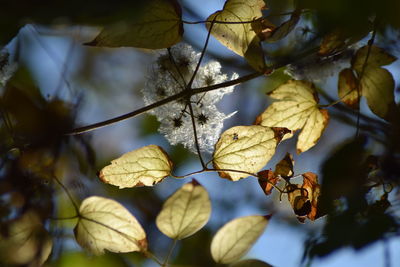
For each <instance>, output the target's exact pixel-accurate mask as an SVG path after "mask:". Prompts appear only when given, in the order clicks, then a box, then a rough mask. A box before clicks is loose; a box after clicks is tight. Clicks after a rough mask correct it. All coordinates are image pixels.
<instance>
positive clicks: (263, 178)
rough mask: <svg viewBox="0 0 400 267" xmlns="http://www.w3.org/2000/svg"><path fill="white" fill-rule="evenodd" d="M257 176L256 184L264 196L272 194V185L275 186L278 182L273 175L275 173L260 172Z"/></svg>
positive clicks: (277, 178)
mask: <svg viewBox="0 0 400 267" xmlns="http://www.w3.org/2000/svg"><path fill="white" fill-rule="evenodd" d="M257 175H258V183H259V184H260V186H261V189H262V190H263V191H264V193H265V194H266V195H270V194H271V193H272V189H274V185H276V184H277V183H278V181H279V180H280V178H279V176H277V175H275V173H274V172H273V171H271V170H264V171H260V172H259V173H258V174H257Z"/></svg>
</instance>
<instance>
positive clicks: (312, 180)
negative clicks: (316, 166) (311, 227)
mask: <svg viewBox="0 0 400 267" xmlns="http://www.w3.org/2000/svg"><path fill="white" fill-rule="evenodd" d="M302 176H303V188H304V189H306V190H307V192H308V195H307V197H308V199H309V200H310V202H311V211H310V212H309V213H308V214H307V218H308V219H310V220H311V221H314V220H316V219H318V218H319V217H321V216H322V214H321V211H320V210H319V208H318V207H319V206H318V200H319V196H320V193H321V186H320V185H319V184H318V176H317V175H316V174H315V173H312V172H306V173H303V174H302Z"/></svg>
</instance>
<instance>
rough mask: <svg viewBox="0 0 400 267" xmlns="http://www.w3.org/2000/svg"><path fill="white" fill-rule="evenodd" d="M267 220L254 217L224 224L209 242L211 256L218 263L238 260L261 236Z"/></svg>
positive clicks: (262, 217)
mask: <svg viewBox="0 0 400 267" xmlns="http://www.w3.org/2000/svg"><path fill="white" fill-rule="evenodd" d="M267 224H268V219H267V218H266V217H264V216H259V215H254V216H246V217H240V218H237V219H234V220H232V221H230V222H228V223H227V224H225V225H224V226H223V227H222V228H221V229H219V230H218V232H217V233H216V234H215V236H214V238H213V240H212V241H211V256H212V258H213V259H214V260H215V261H216V262H218V263H225V264H226V263H232V262H234V261H236V260H238V259H240V258H241V257H242V256H243V255H244V254H246V252H247V251H248V250H249V249H250V248H251V247H252V246H253V244H254V243H255V242H256V241H257V239H258V238H259V237H260V236H261V235H262V233H263V232H264V230H265V228H266V226H267Z"/></svg>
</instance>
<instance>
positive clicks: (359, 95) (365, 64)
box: [355, 18, 376, 138]
mask: <svg viewBox="0 0 400 267" xmlns="http://www.w3.org/2000/svg"><path fill="white" fill-rule="evenodd" d="M375 36H376V18H375V21H374V30H373V31H372V36H371V39H369V40H368V50H367V55H366V56H365V60H364V63H363V65H362V69H361V72H360V75H359V76H358V79H357V81H356V88H357V101H358V103H357V104H358V105H357V106H358V108H357V128H356V135H355V138H358V136H359V134H360V97H361V92H360V84H361V79H362V78H363V76H364V72H365V69H366V67H367V62H368V59H369V55H370V54H371V49H372V45H373V44H374V40H375Z"/></svg>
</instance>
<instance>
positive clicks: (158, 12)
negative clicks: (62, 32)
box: [86, 0, 183, 49]
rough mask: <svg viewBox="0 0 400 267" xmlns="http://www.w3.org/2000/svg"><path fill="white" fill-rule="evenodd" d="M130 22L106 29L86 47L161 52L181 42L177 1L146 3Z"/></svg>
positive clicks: (181, 26)
mask: <svg viewBox="0 0 400 267" xmlns="http://www.w3.org/2000/svg"><path fill="white" fill-rule="evenodd" d="M134 15H135V16H132V17H131V19H130V20H128V21H124V22H120V23H118V24H114V25H110V26H107V27H105V28H104V29H103V30H102V31H101V32H100V34H99V35H98V36H97V37H96V38H95V39H94V40H93V41H91V42H89V43H86V45H91V46H99V47H138V48H148V49H160V48H167V47H170V46H172V45H174V44H176V43H178V42H180V40H181V38H182V35H183V23H182V10H181V7H180V6H179V4H178V2H177V1H176V0H151V1H147V2H146V4H145V5H144V6H143V7H142V10H140V11H138V12H136V13H135V14H134Z"/></svg>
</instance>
